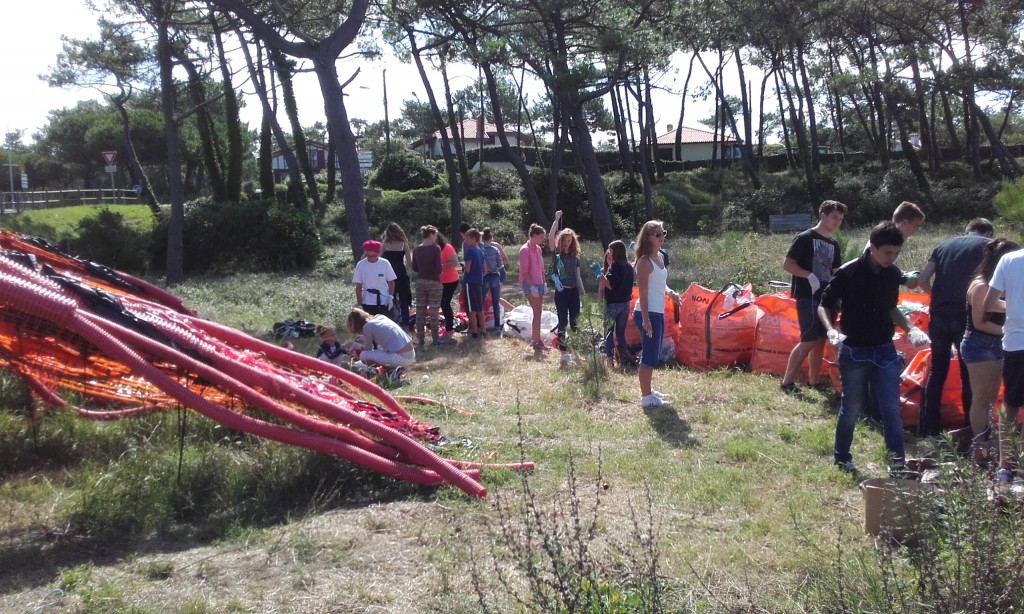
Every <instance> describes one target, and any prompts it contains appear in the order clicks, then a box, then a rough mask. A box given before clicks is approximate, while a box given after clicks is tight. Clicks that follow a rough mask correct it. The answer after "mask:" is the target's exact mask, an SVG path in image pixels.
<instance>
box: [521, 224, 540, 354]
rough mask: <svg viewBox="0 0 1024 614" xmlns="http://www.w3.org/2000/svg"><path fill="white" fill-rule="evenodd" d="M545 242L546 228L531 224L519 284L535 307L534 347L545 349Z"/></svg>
mask: <svg viewBox="0 0 1024 614" xmlns="http://www.w3.org/2000/svg"><path fill="white" fill-rule="evenodd" d="M542 243H544V229H543V228H542V227H541V226H539V225H537V224H531V225H530V238H529V240H528V241H527V242H526V243H525V244H523V246H522V247H520V248H519V285H520V286H522V288H523V295H524V296H525V297H526V300H527V301H529V303H530V308H531V309H533V349H535V350H543V349H544V341H543V340H542V339H541V337H540V311H541V306H542V305H543V303H544V293H545V292H546V291H547V287H546V286H545V284H544V254H543V253H542V252H541V247H540V246H541V244H542Z"/></svg>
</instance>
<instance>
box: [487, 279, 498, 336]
mask: <svg viewBox="0 0 1024 614" xmlns="http://www.w3.org/2000/svg"><path fill="white" fill-rule="evenodd" d="M488 293H490V295H491V307H493V308H494V327H495V328H501V276H500V275H498V274H497V273H491V274H490V275H484V296H485V297H486V296H487V294H488Z"/></svg>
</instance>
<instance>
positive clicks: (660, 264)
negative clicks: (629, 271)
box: [633, 220, 668, 407]
mask: <svg viewBox="0 0 1024 614" xmlns="http://www.w3.org/2000/svg"><path fill="white" fill-rule="evenodd" d="M667 234H668V233H666V232H665V227H664V226H663V225H662V222H661V221H660V220H651V221H649V222H647V223H645V224H644V225H643V227H642V228H641V229H640V233H639V234H638V235H637V237H636V248H635V252H634V253H635V255H636V262H635V264H634V265H633V266H634V268H635V269H636V282H637V289H638V290H639V298H638V299H637V301H636V306H635V307H634V308H633V323H634V324H636V327H637V328H638V329H639V330H640V348H641V349H640V366H639V367H638V368H637V377H638V379H639V380H640V406H641V407H657V406H659V405H661V404H663V403H665V402H666V401H667V400H668V398H667V397H666V395H664V394H662V393H660V392H658V391H657V390H654V389H653V388H652V387H651V386H652V383H651V380H652V379H653V377H654V369H655V368H656V367H657V366H658V361H659V360H660V358H661V340H662V336H663V335H664V333H665V292H666V290H667V288H668V268H666V266H665V260H664V258H663V257H662V255H661V246H662V244H663V243H664V242H665V237H666V236H667Z"/></svg>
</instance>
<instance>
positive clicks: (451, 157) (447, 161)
mask: <svg viewBox="0 0 1024 614" xmlns="http://www.w3.org/2000/svg"><path fill="white" fill-rule="evenodd" d="M406 36H407V37H408V39H409V49H410V51H411V53H412V59H413V62H415V63H416V70H417V71H418V72H419V73H420V80H421V81H422V82H423V87H424V88H426V90H427V101H428V102H429V103H430V112H431V115H433V116H434V123H436V124H437V126H438V128H439V129H440V134H441V155H442V156H444V167H445V170H446V171H447V172H448V187H449V197H450V198H451V204H452V215H451V221H452V225H451V229H450V232H451V234H450V235H449V236H451V237H458V236H459V226H461V225H462V185H461V184H460V183H459V169H458V166H457V165H456V163H455V154H453V153H452V145H451V139H450V138H449V135H448V131H447V130H445V127H444V118H443V117H441V109H440V108H439V107H438V106H437V97H436V96H434V89H433V88H432V87H430V79H428V78H427V71H426V70H425V69H424V68H423V58H421V57H420V49H419V46H418V45H417V44H416V34H415V32H414V31H413V29H412V28H407V29H406Z"/></svg>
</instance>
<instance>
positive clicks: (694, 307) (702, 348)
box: [676, 283, 757, 369]
mask: <svg viewBox="0 0 1024 614" xmlns="http://www.w3.org/2000/svg"><path fill="white" fill-rule="evenodd" d="M753 305H754V291H753V288H752V287H751V285H750V284H745V285H743V286H740V285H738V284H726V285H725V287H723V288H722V289H721V290H719V291H717V292H716V291H714V290H709V289H708V288H705V287H703V286H701V285H699V284H696V283H692V284H690V287H689V288H687V289H686V292H684V293H683V295H682V297H681V305H680V309H679V312H680V317H679V335H678V337H676V360H677V361H679V363H680V364H683V365H686V366H687V367H690V368H693V369H719V368H722V367H731V366H733V365H747V364H749V363H750V355H751V353H752V352H753V350H754V329H755V328H756V327H757V310H756V309H754V308H753Z"/></svg>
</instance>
